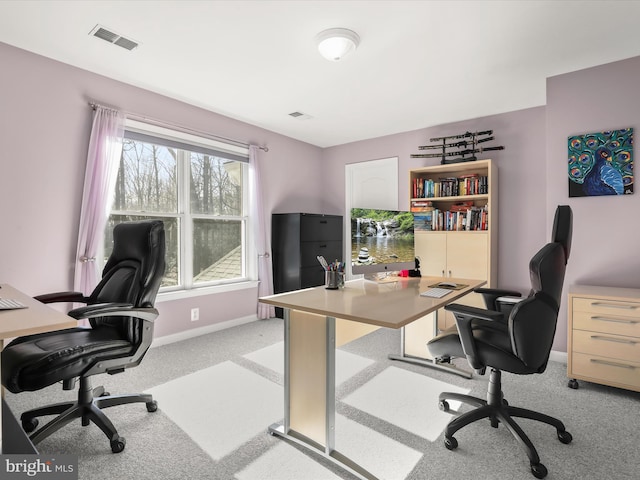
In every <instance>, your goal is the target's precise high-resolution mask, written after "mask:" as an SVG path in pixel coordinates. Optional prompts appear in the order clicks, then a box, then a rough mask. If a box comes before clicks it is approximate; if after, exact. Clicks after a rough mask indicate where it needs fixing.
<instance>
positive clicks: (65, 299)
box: [33, 291, 88, 303]
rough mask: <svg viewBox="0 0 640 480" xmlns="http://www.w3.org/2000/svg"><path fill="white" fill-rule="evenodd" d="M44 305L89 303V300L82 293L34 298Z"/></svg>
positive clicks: (64, 293) (63, 293)
mask: <svg viewBox="0 0 640 480" xmlns="http://www.w3.org/2000/svg"><path fill="white" fill-rule="evenodd" d="M33 298H35V299H36V300H38V301H39V302H42V303H87V300H88V298H87V297H85V296H84V295H83V294H82V293H80V292H70V291H69V292H56V293H45V294H44V295H38V296H37V297H33Z"/></svg>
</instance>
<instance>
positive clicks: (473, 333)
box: [428, 206, 572, 478]
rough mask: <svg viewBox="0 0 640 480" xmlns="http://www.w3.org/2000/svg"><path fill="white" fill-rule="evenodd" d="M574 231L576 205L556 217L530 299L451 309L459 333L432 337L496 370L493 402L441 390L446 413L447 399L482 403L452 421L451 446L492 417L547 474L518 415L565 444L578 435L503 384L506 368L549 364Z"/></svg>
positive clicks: (535, 468) (538, 471) (432, 345)
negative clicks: (505, 305) (505, 306)
mask: <svg viewBox="0 0 640 480" xmlns="http://www.w3.org/2000/svg"><path fill="white" fill-rule="evenodd" d="M571 235H572V212H571V208H570V207H568V206H559V207H558V209H557V210H556V215H555V220H554V234H553V236H554V238H555V241H554V242H551V243H548V244H547V245H545V246H544V247H542V249H540V250H539V251H538V253H536V255H535V256H534V257H533V258H532V259H531V261H530V263H529V273H530V277H531V292H530V294H529V296H528V297H527V298H525V299H523V300H522V301H520V302H518V303H516V304H514V305H512V306H511V308H510V311H509V313H504V312H501V311H499V310H500V309H499V308H498V307H497V306H495V303H494V308H490V309H487V310H483V309H480V308H476V307H469V306H466V305H459V304H452V305H448V306H446V307H445V309H446V310H448V311H451V312H453V314H454V315H455V319H456V326H457V332H452V331H450V330H449V331H446V332H443V333H442V334H440V335H438V336H436V337H435V338H433V339H432V340H431V341H429V343H428V347H429V351H430V352H431V353H432V355H434V356H443V355H451V356H460V355H461V354H464V355H465V356H466V357H467V361H468V362H469V364H470V365H471V367H472V368H473V369H475V370H476V371H477V372H478V373H479V374H481V375H483V374H484V373H485V371H486V368H487V367H490V368H491V373H490V378H489V386H488V392H487V400H482V399H480V398H476V397H471V396H468V395H461V394H457V393H441V394H440V408H441V409H442V410H444V411H448V410H449V404H448V402H447V399H450V400H457V401H460V402H463V403H467V404H470V405H473V406H475V407H477V408H475V409H474V410H471V411H469V412H466V413H463V414H461V415H460V416H458V417H457V418H455V419H453V420H452V421H451V422H449V424H448V425H447V427H446V429H445V432H444V444H445V446H446V447H447V448H448V449H449V450H453V449H455V448H456V447H457V446H458V442H457V440H456V439H455V437H454V436H453V435H454V434H455V432H457V431H458V430H460V429H461V428H462V427H464V426H466V425H469V424H470V423H473V422H475V421H477V420H480V419H482V418H489V419H490V421H491V426H492V427H495V428H497V427H498V423H499V422H502V423H503V424H504V425H505V426H506V427H507V428H508V429H509V431H510V432H511V433H512V435H513V436H514V437H515V438H516V440H518V442H519V443H520V444H521V445H522V446H523V448H524V449H525V451H526V453H527V455H528V457H529V462H530V465H531V472H532V473H533V475H534V476H535V477H536V478H544V477H545V476H546V475H547V469H546V467H545V466H544V465H543V464H542V463H540V457H539V456H538V453H537V451H536V449H535V447H534V446H533V444H532V443H531V441H530V440H529V438H528V437H527V435H526V434H525V433H524V431H523V430H522V429H521V428H520V426H519V425H518V424H517V423H516V422H515V421H514V420H513V419H512V417H522V418H528V419H532V420H537V421H540V422H544V423H547V424H549V425H551V426H553V427H555V428H556V431H557V436H558V439H559V440H560V441H561V442H562V443H570V442H571V440H572V436H571V434H570V433H569V432H567V431H566V429H565V426H564V424H563V423H562V422H561V421H560V420H558V419H556V418H553V417H550V416H548V415H545V414H542V413H538V412H535V411H532V410H527V409H524V408H518V407H512V406H510V405H509V404H508V403H507V401H506V400H504V398H503V394H502V384H501V373H502V371H503V370H504V371H507V372H511V373H515V374H519V375H529V374H535V373H542V372H544V371H545V369H546V367H547V362H548V360H549V354H550V353H551V347H552V345H553V338H554V335H555V331H556V324H557V319H558V310H559V307H560V303H561V297H562V286H563V282H564V276H565V270H566V264H567V260H568V258H569V252H570V248H571ZM511 293H514V292H511ZM497 298H498V297H496V299H497ZM489 303H490V304H491V303H492V302H491V301H490V302H489ZM456 349H458V350H461V352H459V351H458V350H456Z"/></svg>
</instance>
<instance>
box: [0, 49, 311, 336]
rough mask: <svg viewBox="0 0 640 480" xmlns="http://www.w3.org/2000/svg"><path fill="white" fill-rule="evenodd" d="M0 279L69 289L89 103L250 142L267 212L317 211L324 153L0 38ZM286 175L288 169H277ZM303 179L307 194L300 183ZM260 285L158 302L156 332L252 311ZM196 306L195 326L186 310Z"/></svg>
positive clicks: (36, 289) (31, 287)
mask: <svg viewBox="0 0 640 480" xmlns="http://www.w3.org/2000/svg"><path fill="white" fill-rule="evenodd" d="M0 65H2V75H0V92H1V93H0V95H1V96H2V101H1V102H0V103H1V105H2V107H1V115H0V144H1V145H2V159H1V160H0V161H1V165H2V166H1V173H0V215H1V218H2V219H3V226H2V235H0V252H2V253H1V255H2V258H1V260H0V282H7V283H11V284H13V285H14V286H16V287H17V288H19V289H21V290H23V291H25V292H26V293H28V294H32V295H35V294H39V293H45V292H53V291H60V290H67V289H71V287H72V286H73V269H74V267H75V263H74V258H75V248H76V241H77V231H78V221H79V216H80V199H81V197H82V184H83V181H84V165H85V162H86V154H87V146H88V139H89V133H90V125H91V110H90V108H89V106H88V104H87V102H88V101H89V100H94V101H97V102H98V103H103V104H106V105H112V106H115V107H118V108H120V109H122V110H124V111H127V112H133V113H137V114H143V115H145V116H147V117H149V118H153V119H159V120H164V121H166V122H169V123H173V124H178V125H182V126H186V127H189V128H191V129H194V130H198V131H206V132H210V133H212V134H215V135H220V136H223V137H227V138H233V139H237V140H240V141H243V142H247V143H257V144H260V145H268V147H269V152H268V153H262V157H261V158H262V160H263V161H264V162H265V164H266V165H267V166H266V168H264V169H263V172H264V173H265V177H266V178H265V189H264V194H265V199H264V200H265V208H266V211H267V212H268V214H270V213H271V212H285V211H305V212H311V213H321V205H320V201H319V199H320V198H321V194H320V191H316V190H319V188H320V186H319V185H318V182H316V179H317V178H318V177H319V176H320V174H321V171H320V167H321V162H320V158H321V154H322V150H321V149H320V148H318V147H315V146H312V145H309V144H306V143H303V142H299V141H296V140H293V139H290V138H287V137H284V136H282V135H278V134H275V133H273V132H269V131H267V130H264V129H261V128H258V127H255V126H252V125H249V124H247V123H243V122H240V121H236V120H233V119H230V118H228V117H224V116H222V115H218V114H215V113H211V112H209V111H206V110H203V109H200V108H197V107H194V106H191V105H188V104H185V103H182V102H179V101H176V100H172V99H169V98H167V97H164V96H162V95H158V94H155V93H152V92H150V91H147V90H143V89H140V88H136V87H133V86H130V85H127V84H124V83H120V82H117V81H114V80H111V79H108V78H105V77H102V76H99V75H95V74H93V73H90V72H87V71H84V70H80V69H78V68H75V67H71V66H68V65H65V64H62V63H59V62H56V61H52V60H50V59H47V58H45V57H41V56H38V55H34V54H32V53H28V52H26V51H23V50H20V49H17V48H14V47H11V46H9V45H6V44H2V43H0ZM283 171H286V172H287V175H286V176H285V175H282V172H283ZM300 185H305V188H304V190H302V189H300V188H298V187H299V186H300ZM256 303H257V289H255V288H252V289H248V290H241V291H235V292H229V293H221V294H216V295H208V296H200V297H196V298H190V299H184V300H175V301H167V302H161V303H159V305H158V307H159V309H160V318H159V319H158V321H157V323H156V335H157V336H163V335H167V334H171V333H176V332H179V331H183V330H187V329H191V328H195V327H203V326H207V325H209V324H214V323H217V322H222V321H226V320H231V319H236V318H243V317H247V316H251V315H254V314H255V311H256ZM192 307H199V308H200V318H201V320H200V321H198V322H195V323H193V322H191V321H190V315H189V313H190V309H191V308H192Z"/></svg>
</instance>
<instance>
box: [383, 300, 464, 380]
mask: <svg viewBox="0 0 640 480" xmlns="http://www.w3.org/2000/svg"><path fill="white" fill-rule="evenodd" d="M437 333H438V322H437V313H436V312H433V313H430V314H428V315H425V316H424V317H422V318H419V319H418V320H416V321H415V322H412V323H410V324H409V325H407V326H405V327H402V330H401V331H400V336H401V338H400V355H398V354H393V353H392V354H389V355H388V358H389V359H390V360H398V361H400V362H406V363H412V364H414V365H421V366H423V367H427V368H433V369H435V370H441V371H443V372H447V373H453V374H455V375H460V376H461V377H465V378H471V377H472V374H471V373H470V372H467V371H466V370H462V369H460V368H458V367H456V366H455V365H452V364H450V363H443V362H439V361H438V359H437V358H433V357H432V356H431V355H430V354H429V349H428V348H427V342H428V341H429V340H430V339H432V338H433V337H435V336H436V335H437Z"/></svg>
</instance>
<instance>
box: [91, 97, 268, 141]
mask: <svg viewBox="0 0 640 480" xmlns="http://www.w3.org/2000/svg"><path fill="white" fill-rule="evenodd" d="M89 106H90V107H91V108H92V109H93V110H95V109H96V108H97V107H101V108H108V109H110V110H114V111H120V110H118V109H117V108H113V107H110V106H108V105H102V104H100V103H97V102H89ZM122 113H124V114H125V116H127V117H132V118H136V119H139V120H145V121H147V122H150V123H153V124H155V125H156V126H158V127H170V128H173V129H179V130H181V131H183V132H184V133H194V134H196V135H199V136H201V137H203V136H204V137H209V138H211V139H212V140H224V141H225V142H229V143H233V144H235V145H237V146H241V147H249V146H250V145H249V144H248V143H246V142H241V141H239V140H233V139H232V138H226V137H222V136H220V135H213V134H211V133H209V132H202V131H200V130H195V129H193V128H190V127H185V126H184V125H178V124H174V123H169V122H165V121H164V120H158V119H155V118H150V117H146V116H144V115H139V114H137V113H132V112H122ZM258 148H259V149H260V150H263V151H265V152H268V151H269V147H265V146H258Z"/></svg>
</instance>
